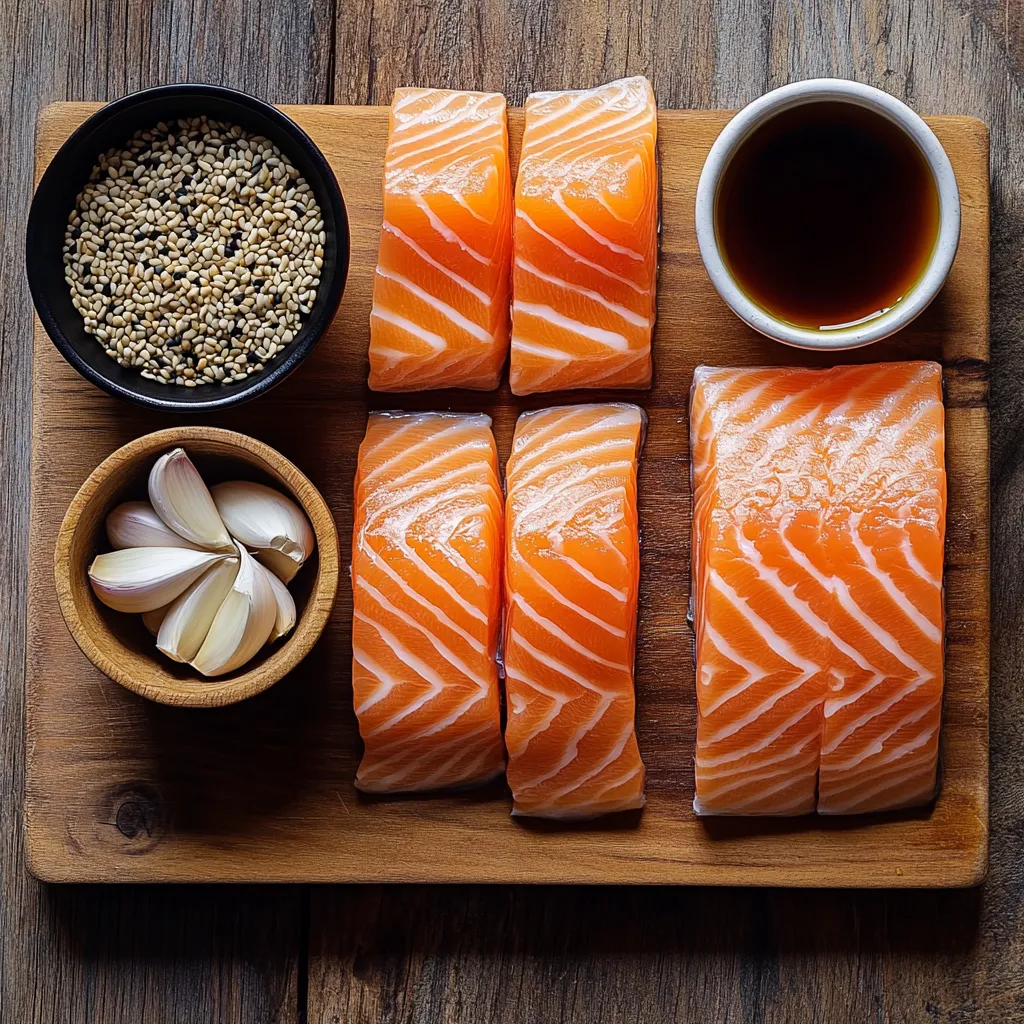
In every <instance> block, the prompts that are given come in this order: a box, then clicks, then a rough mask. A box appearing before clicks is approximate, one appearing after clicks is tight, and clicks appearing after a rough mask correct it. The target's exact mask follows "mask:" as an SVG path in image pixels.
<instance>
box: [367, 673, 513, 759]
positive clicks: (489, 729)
mask: <svg viewBox="0 0 1024 1024" xmlns="http://www.w3.org/2000/svg"><path fill="white" fill-rule="evenodd" d="M474 692H475V691H474ZM487 733H490V734H491V736H492V737H493V738H494V739H499V737H500V733H499V731H498V716H497V714H495V716H494V718H493V719H488V720H487V721H486V722H483V723H482V724H481V725H479V726H477V727H476V728H475V729H473V730H472V732H468V733H458V734H457V735H455V736H450V737H448V738H446V739H439V740H437V741H435V742H433V743H431V744H430V745H429V748H428V749H427V750H426V751H425V752H424V753H423V755H422V756H421V757H420V758H418V759H417V760H419V761H428V760H430V759H431V756H432V755H434V754H436V753H439V752H442V751H444V750H447V749H448V748H449V747H454V746H459V745H461V744H462V743H463V742H466V741H469V740H470V739H473V738H476V737H478V736H484V735H485V734H487ZM409 753H410V737H409V736H407V735H406V734H405V732H403V731H402V730H399V733H398V735H397V736H395V735H392V736H391V737H389V738H386V739H379V740H376V741H374V743H373V746H372V747H371V748H368V749H367V754H368V756H369V757H370V759H372V764H367V765H360V769H364V768H365V769H366V770H367V771H369V770H371V769H372V770H373V771H374V772H376V771H379V770H381V769H382V768H386V767H387V766H388V765H390V764H393V763H394V762H395V761H399V762H401V763H402V764H405V763H406V761H407V759H408V757H409ZM367 759H368V758H364V759H363V760H364V761H366V760H367Z"/></svg>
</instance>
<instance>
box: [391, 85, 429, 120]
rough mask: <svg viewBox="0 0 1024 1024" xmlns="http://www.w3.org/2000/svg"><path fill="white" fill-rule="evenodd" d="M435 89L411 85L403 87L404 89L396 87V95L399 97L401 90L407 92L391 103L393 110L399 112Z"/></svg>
mask: <svg viewBox="0 0 1024 1024" xmlns="http://www.w3.org/2000/svg"><path fill="white" fill-rule="evenodd" d="M433 91H434V90H433V89H416V88H412V87H409V86H406V87H403V88H402V89H396V90H395V95H396V97H397V95H398V93H399V92H402V93H405V95H404V96H403V97H402V98H401V99H400V100H399V99H396V100H395V101H394V103H393V104H392V105H391V112H392V113H393V114H397V113H398V111H399V110H403V109H404V108H405V107H407V106H409V104H410V103H415V102H416V101H417V100H421V99H423V97H424V96H426V95H428V94H429V93H432V92H433Z"/></svg>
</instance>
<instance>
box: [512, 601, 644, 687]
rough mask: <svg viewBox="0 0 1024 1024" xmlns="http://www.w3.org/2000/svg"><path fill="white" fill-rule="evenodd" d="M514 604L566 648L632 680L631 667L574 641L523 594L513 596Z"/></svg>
mask: <svg viewBox="0 0 1024 1024" xmlns="http://www.w3.org/2000/svg"><path fill="white" fill-rule="evenodd" d="M512 604H513V605H514V606H517V607H518V608H520V609H521V610H522V612H523V613H524V614H525V615H526V617H527V618H528V619H530V620H531V621H533V622H535V623H536V624H537V625H538V626H540V627H541V629H543V630H544V632H546V633H548V634H550V635H551V636H553V637H555V639H557V640H560V641H561V642H562V643H563V644H565V645H566V647H568V648H570V649H571V650H573V651H575V652H576V653H577V654H579V655H582V656H583V657H584V658H587V659H588V660H589V661H593V662H595V663H596V664H598V665H603V666H604V667H605V668H610V669H614V670H615V671H617V672H624V673H626V675H628V676H629V677H630V678H631V679H632V675H633V669H632V666H631V665H626V664H624V663H623V662H620V661H609V660H608V659H607V658H603V657H601V655H600V654H596V653H595V652H594V651H592V650H590V648H589V647H585V646H584V645H583V644H581V643H579V642H578V641H577V640H574V639H573V638H572V637H571V636H569V634H568V633H566V632H565V630H564V629H562V628H561V627H560V626H559V625H558V624H557V623H554V622H552V621H551V620H550V619H547V618H545V617H544V616H543V615H541V614H540V612H538V611H537V610H536V609H535V608H534V607H533V606H532V605H531V604H530V603H529V602H528V601H526V599H525V598H523V596H522V595H521V594H513V595H512Z"/></svg>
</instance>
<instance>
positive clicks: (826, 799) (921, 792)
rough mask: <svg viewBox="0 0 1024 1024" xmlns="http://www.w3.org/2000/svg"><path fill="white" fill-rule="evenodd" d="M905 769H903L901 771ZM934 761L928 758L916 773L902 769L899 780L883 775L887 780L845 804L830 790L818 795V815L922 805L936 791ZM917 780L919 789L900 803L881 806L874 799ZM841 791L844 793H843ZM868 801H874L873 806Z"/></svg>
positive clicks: (907, 795)
mask: <svg viewBox="0 0 1024 1024" xmlns="http://www.w3.org/2000/svg"><path fill="white" fill-rule="evenodd" d="M902 767H903V766H900V768H902ZM935 770H936V769H935V761H934V759H929V761H928V762H926V763H924V764H922V765H921V766H920V767H919V768H918V769H917V770H916V771H907V772H906V773H904V771H902V770H900V771H898V772H894V773H892V774H896V776H897V777H896V778H889V774H891V773H884V775H885V779H884V781H882V782H880V783H879V784H878V785H877V786H872V788H871V789H869V790H867V791H866V792H859V793H857V795H856V796H854V797H853V798H852V799H848V800H846V801H845V802H843V801H839V802H838V803H834V802H833V800H834V798H833V796H832V793H831V792H830V791H828V790H826V792H824V793H819V795H818V813H819V814H856V813H857V812H858V811H859V810H861V809H863V811H865V812H873V811H883V810H897V809H898V808H900V807H911V806H913V805H915V804H919V803H921V801H922V799H927V798H928V797H930V796H931V795H932V793H933V791H934V789H935ZM915 779H920V780H921V783H920V786H919V788H917V789H914V790H912V791H911V792H910V793H908V794H905V795H904V796H903V797H902V798H901V799H900V801H899V802H898V803H893V804H884V805H882V806H878V801H877V800H876V799H875V798H876V797H878V796H880V795H881V794H882V793H886V792H888V791H889V790H891V789H896V788H898V787H901V788H905V787H906V786H907V784H908V783H909V782H912V781H914V780H915ZM840 792H842V791H840ZM869 801H874V802H873V803H870V802H869Z"/></svg>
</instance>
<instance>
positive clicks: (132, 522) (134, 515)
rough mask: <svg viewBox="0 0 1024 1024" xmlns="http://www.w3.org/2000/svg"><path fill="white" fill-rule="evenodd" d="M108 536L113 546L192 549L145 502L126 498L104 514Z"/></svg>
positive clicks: (191, 545) (192, 545)
mask: <svg viewBox="0 0 1024 1024" xmlns="http://www.w3.org/2000/svg"><path fill="white" fill-rule="evenodd" d="M107 537H108V538H109V539H110V544H111V547H115V548H194V547H195V545H194V544H191V543H189V542H188V541H187V540H185V538H184V537H179V536H178V534H176V533H175V532H174V531H173V530H172V529H171V528H170V527H169V526H167V524H166V523H165V522H164V521H163V520H162V519H161V518H160V517H159V516H158V515H157V514H156V510H155V509H154V508H153V506H152V505H150V503H149V502H148V501H126V502H125V503H124V504H123V505H118V506H117V508H115V509H114V511H113V512H111V513H110V515H108V516H107Z"/></svg>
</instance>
